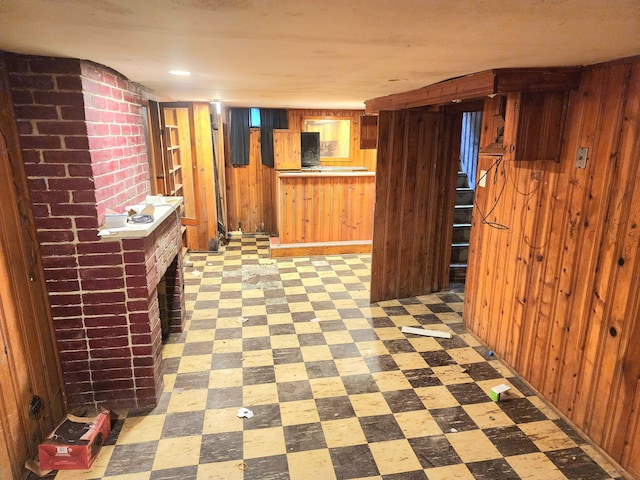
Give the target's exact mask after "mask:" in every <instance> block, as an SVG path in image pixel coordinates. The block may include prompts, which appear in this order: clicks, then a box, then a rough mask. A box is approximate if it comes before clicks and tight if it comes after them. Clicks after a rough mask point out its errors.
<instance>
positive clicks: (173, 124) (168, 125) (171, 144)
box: [164, 109, 183, 196]
mask: <svg viewBox="0 0 640 480" xmlns="http://www.w3.org/2000/svg"><path fill="white" fill-rule="evenodd" d="M164 117H165V127H164V128H165V141H166V152H167V158H166V162H167V178H166V180H165V183H166V186H167V188H168V190H167V193H166V194H167V195H171V196H182V195H183V185H182V183H183V182H182V159H181V157H180V153H181V152H180V131H179V129H178V121H177V118H176V114H175V110H172V109H165V111H164Z"/></svg>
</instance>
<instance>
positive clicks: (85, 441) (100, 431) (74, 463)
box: [38, 410, 111, 470]
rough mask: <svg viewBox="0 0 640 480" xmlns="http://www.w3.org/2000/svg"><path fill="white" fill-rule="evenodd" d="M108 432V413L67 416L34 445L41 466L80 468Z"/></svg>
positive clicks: (94, 456)
mask: <svg viewBox="0 0 640 480" xmlns="http://www.w3.org/2000/svg"><path fill="white" fill-rule="evenodd" d="M110 432H111V414H110V412H109V411H108V410H103V411H101V412H100V413H99V414H98V415H96V416H95V417H76V416H75V415H67V417H66V418H65V419H64V420H63V421H62V422H61V423H60V424H59V425H58V426H57V427H56V429H55V430H54V431H53V432H52V433H51V434H50V435H49V436H48V437H47V439H46V440H45V441H44V442H42V443H41V444H40V446H39V448H38V453H39V457H40V468H41V469H43V470H84V469H87V468H89V467H90V466H91V464H92V463H93V461H94V460H95V458H96V455H98V452H99V451H100V448H101V447H102V445H104V442H105V441H106V440H107V437H108V436H109V433H110Z"/></svg>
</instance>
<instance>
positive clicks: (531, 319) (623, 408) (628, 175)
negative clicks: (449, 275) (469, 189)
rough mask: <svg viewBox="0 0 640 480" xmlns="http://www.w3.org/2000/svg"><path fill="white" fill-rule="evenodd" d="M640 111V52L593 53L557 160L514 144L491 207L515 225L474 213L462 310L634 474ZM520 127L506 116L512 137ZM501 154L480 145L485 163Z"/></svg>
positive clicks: (486, 204) (639, 326) (483, 200)
mask: <svg viewBox="0 0 640 480" xmlns="http://www.w3.org/2000/svg"><path fill="white" fill-rule="evenodd" d="M492 102H495V100H493V101H491V100H490V101H487V102H486V104H485V107H486V111H491V110H492V109H493V108H494V106H493V105H492V104H491V103H492ZM485 120H486V121H487V123H488V122H489V119H485ZM639 123H640V60H639V59H638V58H635V59H627V60H625V61H620V62H616V63H615V64H610V65H596V66H592V67H588V68H585V69H584V71H583V73H582V81H581V84H580V87H579V90H578V91H576V92H572V93H571V95H570V99H569V107H568V114H567V123H566V126H565V134H564V139H563V140H564V141H563V148H562V152H561V155H560V162H559V163H554V162H545V161H531V162H522V161H520V162H517V164H516V162H515V161H514V160H513V158H511V157H510V155H509V152H507V153H505V155H504V162H505V174H506V180H507V181H506V183H505V190H504V192H503V193H502V196H501V197H500V200H499V201H498V202H497V205H496V206H495V209H494V210H493V212H492V214H491V216H490V218H489V219H488V220H490V221H495V222H499V223H502V224H505V225H506V226H508V227H509V229H508V230H504V231H495V230H493V229H491V228H490V227H489V226H488V225H486V224H483V223H482V221H481V219H480V218H478V217H477V216H476V212H474V218H473V227H472V234H471V247H470V250H469V269H468V272H467V284H466V286H467V287H466V295H465V313H464V316H465V323H466V324H467V325H468V326H469V327H470V328H471V329H472V330H473V331H474V332H476V333H477V334H478V335H479V336H480V338H481V339H483V340H484V341H486V342H487V343H488V345H489V347H490V348H491V349H493V350H495V351H496V352H497V353H498V354H499V355H500V356H502V358H504V359H505V360H506V361H507V362H508V363H509V364H510V365H511V366H513V367H514V368H515V369H516V370H518V372H519V373H520V374H522V375H523V377H524V378H525V379H526V380H527V381H529V382H530V383H531V384H532V385H533V386H534V387H535V388H536V389H538V390H539V391H541V392H542V393H543V394H544V395H545V396H546V397H547V398H548V399H549V400H550V401H551V402H552V403H553V404H554V405H555V406H556V407H558V408H559V409H560V411H561V412H562V413H563V414H564V415H566V416H567V417H568V418H569V419H571V420H572V421H573V422H574V423H575V424H576V426H577V427H578V428H579V429H581V430H582V431H584V432H585V433H586V434H588V435H589V436H590V437H591V438H592V439H593V440H594V441H596V442H597V443H598V444H599V445H600V446H601V447H602V448H603V449H604V450H605V451H606V452H607V453H608V454H609V455H611V457H612V458H613V459H614V460H616V461H618V462H621V464H622V466H623V467H625V468H627V469H628V471H629V472H631V473H632V474H633V475H636V476H637V475H638V474H639V472H640V457H639V456H638V454H637V453H636V452H637V451H638V447H639V446H640V439H639V438H638V436H639V435H640V431H639V428H640V427H638V425H639V424H640V419H639V416H640V413H639V412H638V405H640V398H639V397H640V384H639V382H638V378H640V355H638V349H637V345H638V344H637V338H638V335H640V318H639V317H640V300H639V297H640V295H638V293H640V292H639V291H638V290H639V289H640V258H639V257H640V253H639V250H640V234H639V233H638V231H639V230H638V229H639V228H640V167H639V162H638V158H639V157H640V140H639V138H640V125H639ZM510 128H513V126H512V125H510V124H509V121H508V120H507V124H506V125H505V137H508V130H509V129H510ZM483 135H484V136H485V137H484V138H483V139H482V142H481V143H482V144H486V143H487V142H488V139H487V138H486V135H487V130H486V129H484V128H483ZM489 143H490V142H489ZM381 147H382V146H381ZM578 147H587V148H589V158H588V160H587V165H586V168H584V169H580V168H576V166H575V158H576V151H577V148H578ZM379 153H380V162H381V163H382V162H383V154H382V148H381V149H380V152H379ZM490 161H491V157H485V156H482V155H481V156H480V159H479V166H478V169H479V170H480V169H487V167H488V165H489V162H490ZM501 185H502V183H501V182H500V180H498V182H496V183H494V182H493V179H492V177H491V176H489V177H488V178H487V183H486V187H485V188H478V190H477V191H476V202H477V204H478V205H479V206H480V208H481V209H488V208H491V207H492V205H493V204H494V201H495V199H496V198H498V193H499V188H501ZM374 240H375V237H374ZM374 255H375V250H374ZM612 329H613V330H612ZM630 445H631V446H633V447H630ZM634 448H635V450H634Z"/></svg>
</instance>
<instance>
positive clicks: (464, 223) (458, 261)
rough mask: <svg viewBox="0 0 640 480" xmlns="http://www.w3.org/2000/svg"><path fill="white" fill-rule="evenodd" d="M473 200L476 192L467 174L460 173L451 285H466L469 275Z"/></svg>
mask: <svg viewBox="0 0 640 480" xmlns="http://www.w3.org/2000/svg"><path fill="white" fill-rule="evenodd" d="M473 198H474V191H473V190H472V189H471V188H469V180H468V178H467V175H466V173H464V172H458V184H457V187H456V205H455V211H454V213H453V236H452V240H451V264H450V265H449V283H464V281H465V277H466V275H467V259H468V257H469V237H470V234H471V213H472V212H473Z"/></svg>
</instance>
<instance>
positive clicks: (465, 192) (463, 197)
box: [456, 188, 475, 205]
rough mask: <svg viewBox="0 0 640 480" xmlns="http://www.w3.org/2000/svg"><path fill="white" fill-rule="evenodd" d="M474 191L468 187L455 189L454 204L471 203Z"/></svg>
mask: <svg viewBox="0 0 640 480" xmlns="http://www.w3.org/2000/svg"><path fill="white" fill-rule="evenodd" d="M474 196H475V192H474V191H473V190H471V189H470V188H457V189H456V205H473V199H474Z"/></svg>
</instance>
